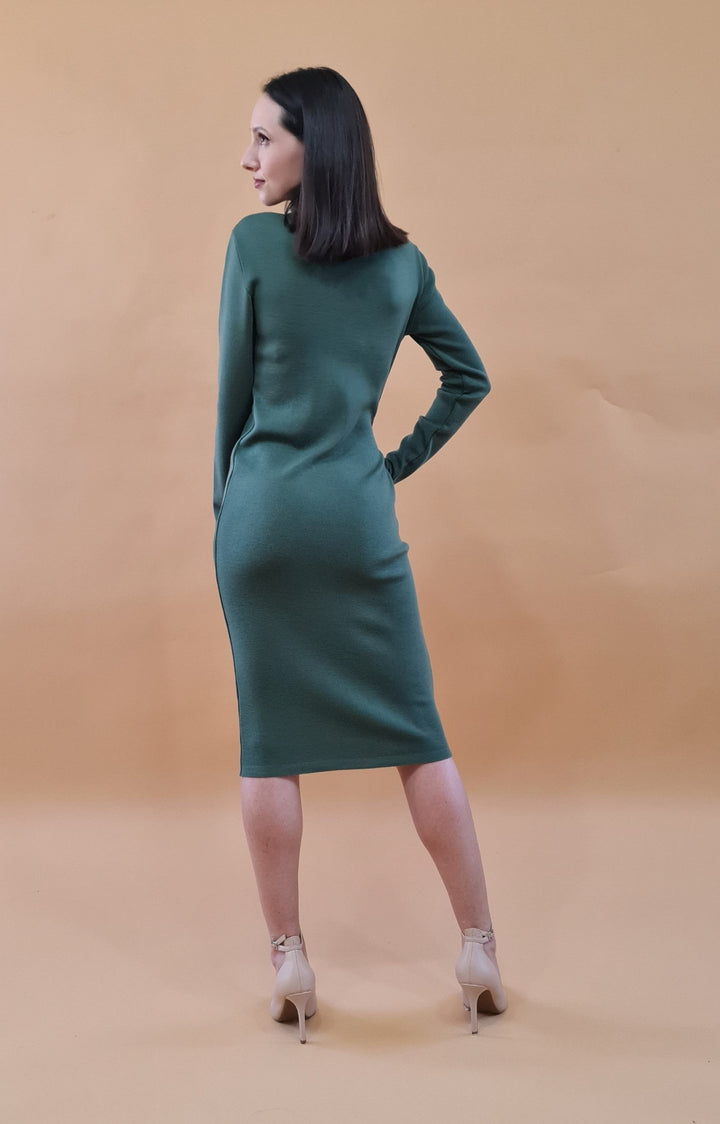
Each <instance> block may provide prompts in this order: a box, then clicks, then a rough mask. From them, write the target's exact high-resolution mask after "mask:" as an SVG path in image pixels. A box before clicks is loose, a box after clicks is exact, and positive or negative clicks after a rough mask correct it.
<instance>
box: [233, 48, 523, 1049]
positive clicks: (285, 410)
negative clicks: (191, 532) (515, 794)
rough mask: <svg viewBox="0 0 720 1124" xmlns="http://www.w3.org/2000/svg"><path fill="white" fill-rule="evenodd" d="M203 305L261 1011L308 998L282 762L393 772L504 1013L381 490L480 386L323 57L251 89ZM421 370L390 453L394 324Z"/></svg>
mask: <svg viewBox="0 0 720 1124" xmlns="http://www.w3.org/2000/svg"><path fill="white" fill-rule="evenodd" d="M250 134H251V142H250V145H249V147H248V149H247V151H246V152H245V154H244V157H243V161H242V164H243V167H244V168H246V169H247V170H248V171H249V172H250V173H251V175H252V177H253V183H254V186H255V189H256V190H257V193H258V198H259V200H260V202H261V203H262V204H263V205H264V206H265V207H272V206H274V205H275V204H278V203H283V202H284V203H285V208H284V212H283V213H282V214H280V213H278V212H270V213H259V214H251V215H248V216H246V217H245V218H244V219H242V220H241V221H240V222H239V223H238V224H237V226H236V227H235V228H234V230H233V232H232V234H231V237H230V243H229V245H228V249H227V255H226V259H225V271H224V275H223V283H222V291H221V297H220V316H219V335H220V348H219V387H218V413H217V430H216V443H215V464H214V469H215V474H214V510H215V516H216V528H215V538H214V558H215V567H216V574H217V582H218V589H219V593H220V599H221V602H222V606H223V612H224V614H225V620H226V623H227V627H228V632H229V636H230V643H231V648H232V654H233V661H234V669H235V678H236V685H237V698H238V708H239V720H240V743H241V759H240V775H241V777H242V786H241V787H242V793H241V798H242V810H243V822H244V827H245V832H246V835H247V840H248V845H249V848H250V854H251V857H252V862H253V868H254V872H255V877H256V880H257V885H258V891H259V895H260V903H261V906H262V910H263V913H264V916H265V920H266V922H267V926H268V930H269V934H270V943H271V958H272V963H273V966H274V967H275V969H276V973H277V974H276V977H275V987H274V991H273V996H272V1000H271V1014H272V1016H273V1017H274V1018H275V1019H277V1020H283V1019H286V1018H295V1017H297V1018H298V1022H299V1030H300V1041H301V1042H304V1041H305V1019H306V1017H307V1018H309V1017H310V1016H311V1015H313V1014H314V1013H315V1010H316V1006H317V1004H316V997H315V976H314V973H313V971H312V968H311V967H310V964H309V963H308V960H307V948H306V945H305V942H304V939H303V936H302V931H301V927H300V913H299V904H298V865H299V855H300V840H301V835H302V810H301V803H300V789H299V775H300V774H301V773H308V772H317V771H321V770H327V769H364V768H373V767H380V766H389V765H394V766H396V767H397V769H398V771H399V774H400V778H401V780H402V783H403V786H404V790H405V794H406V796H407V799H408V803H409V806H410V811H411V813H412V817H413V821H414V823H415V826H416V828H417V831H418V834H419V836H420V839H421V840H422V842H423V843H424V844H425V846H426V847H427V849H428V851H429V852H430V854H431V856H432V858H433V859H434V861H435V863H436V865H437V868H438V870H439V872H440V875H441V877H442V879H443V882H444V883H445V887H446V889H447V892H448V895H449V897H450V903H451V906H452V908H453V910H454V913H455V917H456V919H457V922H458V925H459V926H460V930H461V934H462V950H461V953H460V956H459V959H458V961H457V965H456V973H457V978H458V981H459V983H460V985H461V988H462V992H463V997H464V1000H465V1006H466V1007H468V1008H469V1009H470V1015H471V1029H472V1032H473V1033H476V1032H477V1012H478V1007H480V1009H482V1010H485V1011H487V1012H490V1013H499V1012H500V1011H502V1010H504V1009H505V1006H506V999H505V993H504V990H503V986H502V983H501V981H500V975H499V972H498V969H497V963H496V955H495V941H494V936H493V931H492V924H491V918H490V911H489V907H488V902H487V893H486V887H485V879H484V874H483V867H482V862H481V858H480V852H479V849H478V844H477V838H476V835H475V829H474V825H473V820H472V814H471V811H470V807H469V804H468V801H467V797H466V794H465V790H464V788H463V785H462V782H461V780H460V778H459V776H458V773H457V770H456V768H455V764H454V762H453V760H452V757H451V754H450V749H449V746H448V744H447V741H446V739H445V735H444V732H443V728H442V725H441V722H440V718H439V716H438V712H437V709H436V706H435V701H434V696H433V683H432V675H431V670H430V663H429V659H428V654H427V649H426V647H425V641H424V638H423V633H422V628H421V625H420V618H419V615H418V606H417V599H416V595H415V588H414V584H413V577H412V573H411V570H410V566H409V562H408V557H407V549H408V548H407V544H406V543H405V542H403V540H402V539H401V538H400V536H399V531H398V524H397V520H396V518H395V485H396V484H397V482H398V481H400V480H403V479H404V478H405V477H407V476H409V475H410V473H412V472H414V471H415V470H416V469H417V468H419V467H420V465H422V464H423V463H424V462H425V461H426V460H428V458H429V457H431V456H432V455H433V454H434V453H435V452H437V450H438V449H439V448H440V447H441V446H442V445H443V444H444V443H445V442H446V441H447V440H448V439H449V438H450V437H451V436H452V434H453V433H454V432H455V431H456V430H457V429H458V427H459V426H460V425H461V424H462V422H463V421H465V419H466V418H467V417H468V415H469V414H470V412H471V411H472V410H473V409H474V408H475V407H476V406H477V405H478V403H479V402H480V401H481V399H482V398H483V397H484V396H485V395H486V394H487V392H488V390H489V389H490V384H489V381H488V378H487V375H486V373H485V369H484V367H483V364H482V362H481V360H480V357H479V355H478V354H477V352H476V350H475V348H474V347H473V345H472V343H471V342H470V340H469V338H468V336H467V335H466V333H465V332H464V330H463V328H462V327H461V325H460V324H459V323H458V321H457V320H456V319H455V317H454V316H453V314H452V313H451V312H450V311H449V309H448V308H447V307H446V306H445V304H444V302H443V300H442V297H441V296H440V294H439V292H438V291H437V289H436V287H435V277H434V274H433V271H432V269H430V267H429V266H428V264H427V261H426V259H425V257H424V256H423V254H422V253H421V252H420V251H419V250H418V248H417V247H416V246H415V245H414V244H413V243H412V242H410V241H409V240H408V237H407V234H406V232H405V231H403V230H401V229H400V228H398V227H396V226H393V225H392V224H391V223H390V222H389V220H388V218H387V216H386V215H385V213H384V211H383V208H382V206H381V204H380V199H379V195H378V188H377V181H376V173H375V159H374V151H373V144H372V139H371V135H370V130H369V126H368V123H367V119H366V117H365V113H364V111H363V108H362V105H361V104H360V101H359V100H358V97H357V95H356V94H355V92H354V90H353V89H352V88H351V87H350V86H349V85H348V83H347V82H346V81H345V79H344V78H342V77H341V76H340V75H339V74H338V73H337V72H336V71H334V70H331V69H329V68H327V67H312V68H303V69H300V70H296V71H293V72H291V73H288V74H283V75H279V76H277V77H275V78H273V79H271V80H270V81H269V82H268V83H266V85H265V86H264V87H263V93H262V95H261V97H260V98H259V100H258V101H257V103H256V105H255V107H254V109H253V113H252V118H251V123H250ZM405 335H409V336H411V337H412V338H413V339H414V340H415V341H416V342H417V343H419V344H420V346H421V347H423V348H424V350H425V351H426V353H427V355H428V356H429V357H430V359H431V360H432V362H433V364H434V366H435V367H436V369H438V370H439V371H440V372H441V376H440V387H439V388H438V391H437V394H436V397H435V400H434V402H433V404H432V405H431V407H430V409H429V410H428V412H427V414H425V415H424V416H423V417H421V418H419V419H418V422H417V424H416V425H415V428H414V430H413V431H412V433H410V434H409V435H408V436H407V437H405V438H404V440H403V441H402V442H401V443H400V446H399V447H398V449H397V450H396V451H395V452H392V453H389V454H388V455H387V456H383V454H382V453H381V452H380V451H379V449H378V447H377V445H376V443H375V440H374V437H373V431H372V421H373V418H374V416H375V411H376V409H377V405H378V401H379V398H380V395H381V393H382V389H383V386H384V384H385V381H386V379H387V376H388V373H389V371H390V367H391V365H392V362H393V359H394V357H395V354H396V352H397V349H398V347H399V345H400V342H401V340H402V338H403V336H405Z"/></svg>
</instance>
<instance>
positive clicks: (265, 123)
mask: <svg viewBox="0 0 720 1124" xmlns="http://www.w3.org/2000/svg"><path fill="white" fill-rule="evenodd" d="M281 112H282V110H281V108H280V106H279V105H278V104H277V102H275V101H273V100H272V98H271V97H270V96H269V95H268V94H262V95H261V97H260V98H259V99H258V101H257V103H256V105H255V108H254V109H253V111H252V117H251V118H250V135H251V137H252V140H251V142H250V145H249V147H248V148H247V149H246V151H245V153H244V154H243V158H242V166H243V168H247V169H248V171H250V172H252V177H253V185H254V187H255V189H256V191H257V193H258V198H259V199H260V202H261V203H264V204H265V206H266V207H272V206H274V204H275V203H282V202H284V201H285V200H286V199H289V198H290V194H291V192H292V191H294V189H295V188H296V187H298V186H299V184H300V181H301V179H302V167H303V153H304V147H305V146H304V145H303V143H302V141H299V140H298V139H297V137H295V136H293V134H292V133H291V132H289V131H288V130H287V129H285V128H283V126H282V125H281V124H280V120H279V119H280V114H281Z"/></svg>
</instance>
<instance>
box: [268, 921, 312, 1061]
mask: <svg viewBox="0 0 720 1124" xmlns="http://www.w3.org/2000/svg"><path fill="white" fill-rule="evenodd" d="M270 944H271V945H272V947H273V948H274V949H277V950H278V951H279V952H284V953H285V960H284V961H283V963H282V964H281V965H280V967H279V969H278V972H277V975H276V976H275V987H274V988H273V993H272V996H271V998H270V1014H271V1015H272V1017H273V1018H274V1019H275V1021H276V1022H279V1023H284V1022H289V1021H290V1020H291V1019H294V1018H295V1015H296V1014H297V1019H298V1029H299V1032H300V1041H301V1042H305V1041H307V1039H306V1035H305V1019H306V1018H307V1019H309V1018H312V1016H313V1015H314V1014H315V1012H316V1011H317V997H316V995H315V973H314V972H313V970H312V968H311V967H310V965H309V964H308V961H307V957H306V956H305V953H304V952H303V950H302V945H303V939H302V934H301V935H300V936H297V937H286V936H285V934H284V933H283V935H282V936H281V937H277V938H276V939H275V940H274V941H272V940H271V941H270Z"/></svg>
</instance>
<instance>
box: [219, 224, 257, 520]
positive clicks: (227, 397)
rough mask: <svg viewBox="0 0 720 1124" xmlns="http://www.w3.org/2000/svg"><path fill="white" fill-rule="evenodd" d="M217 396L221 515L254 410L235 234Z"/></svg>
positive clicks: (249, 316)
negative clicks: (240, 444)
mask: <svg viewBox="0 0 720 1124" xmlns="http://www.w3.org/2000/svg"><path fill="white" fill-rule="evenodd" d="M218 330H219V341H218V342H219V348H218V397H217V423H216V428H215V455H214V462H213V511H214V513H215V519H216V520H217V517H218V515H219V514H220V506H221V504H222V498H223V493H224V491H225V483H226V481H227V476H228V472H229V471H230V457H231V454H232V451H233V447H234V445H235V443H236V442H237V439H238V437H239V436H240V434H241V433H242V431H243V428H244V426H245V423H246V421H247V419H248V418H249V416H250V411H251V409H252V387H253V306H252V297H251V295H250V293H249V292H248V290H247V287H246V285H245V278H244V276H243V269H242V263H241V261H240V256H239V254H238V249H237V244H236V241H235V233H234V231H233V233H232V234H231V235H230V241H229V243H228V247H227V252H226V254H225V268H224V271H223V279H222V288H221V292H220V313H219V318H218Z"/></svg>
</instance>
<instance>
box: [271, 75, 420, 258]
mask: <svg viewBox="0 0 720 1124" xmlns="http://www.w3.org/2000/svg"><path fill="white" fill-rule="evenodd" d="M263 93H266V94H267V95H268V96H269V97H271V98H272V100H273V101H274V102H276V103H277V104H278V105H279V106H280V107H281V109H282V113H281V115H280V123H281V124H282V126H283V128H285V129H287V130H288V131H289V132H291V133H292V134H293V136H295V137H297V138H298V140H300V141H302V143H303V146H304V154H303V172H302V181H301V183H300V184H299V186H298V188H297V189H296V191H295V192H294V193H293V195H292V197H291V198H290V199H289V200H288V202H287V203H286V206H285V214H284V222H285V224H286V226H288V227H289V229H290V230H291V231H293V233H294V235H295V240H294V246H295V252H296V253H297V255H298V256H299V257H300V258H303V259H304V260H305V261H317V262H331V261H344V260H346V259H347V258H354V257H360V256H362V255H365V254H372V253H374V252H375V251H376V250H384V249H388V248H389V247H392V246H401V245H402V244H403V243H405V242H407V240H408V235H407V231H405V230H401V229H400V227H398V226H393V224H392V223H391V222H390V220H389V219H388V217H387V215H386V214H385V211H384V210H383V207H382V204H381V202H380V193H379V191H378V184H377V173H376V169H375V150H374V147H373V142H372V135H371V133H370V126H369V124H368V120H367V117H366V116H365V110H364V109H363V107H362V104H361V102H360V99H359V98H358V96H357V94H356V93H355V91H354V90H353V88H352V86H351V85H350V83H349V82H347V81H346V80H345V79H344V78H343V77H342V75H341V74H338V72H337V71H336V70H331V69H330V67H327V66H313V67H302V68H300V69H299V70H292V71H289V72H288V73H287V74H279V75H277V76H276V77H275V78H271V79H270V80H269V81H268V82H266V83H265V85H264V86H263Z"/></svg>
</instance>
